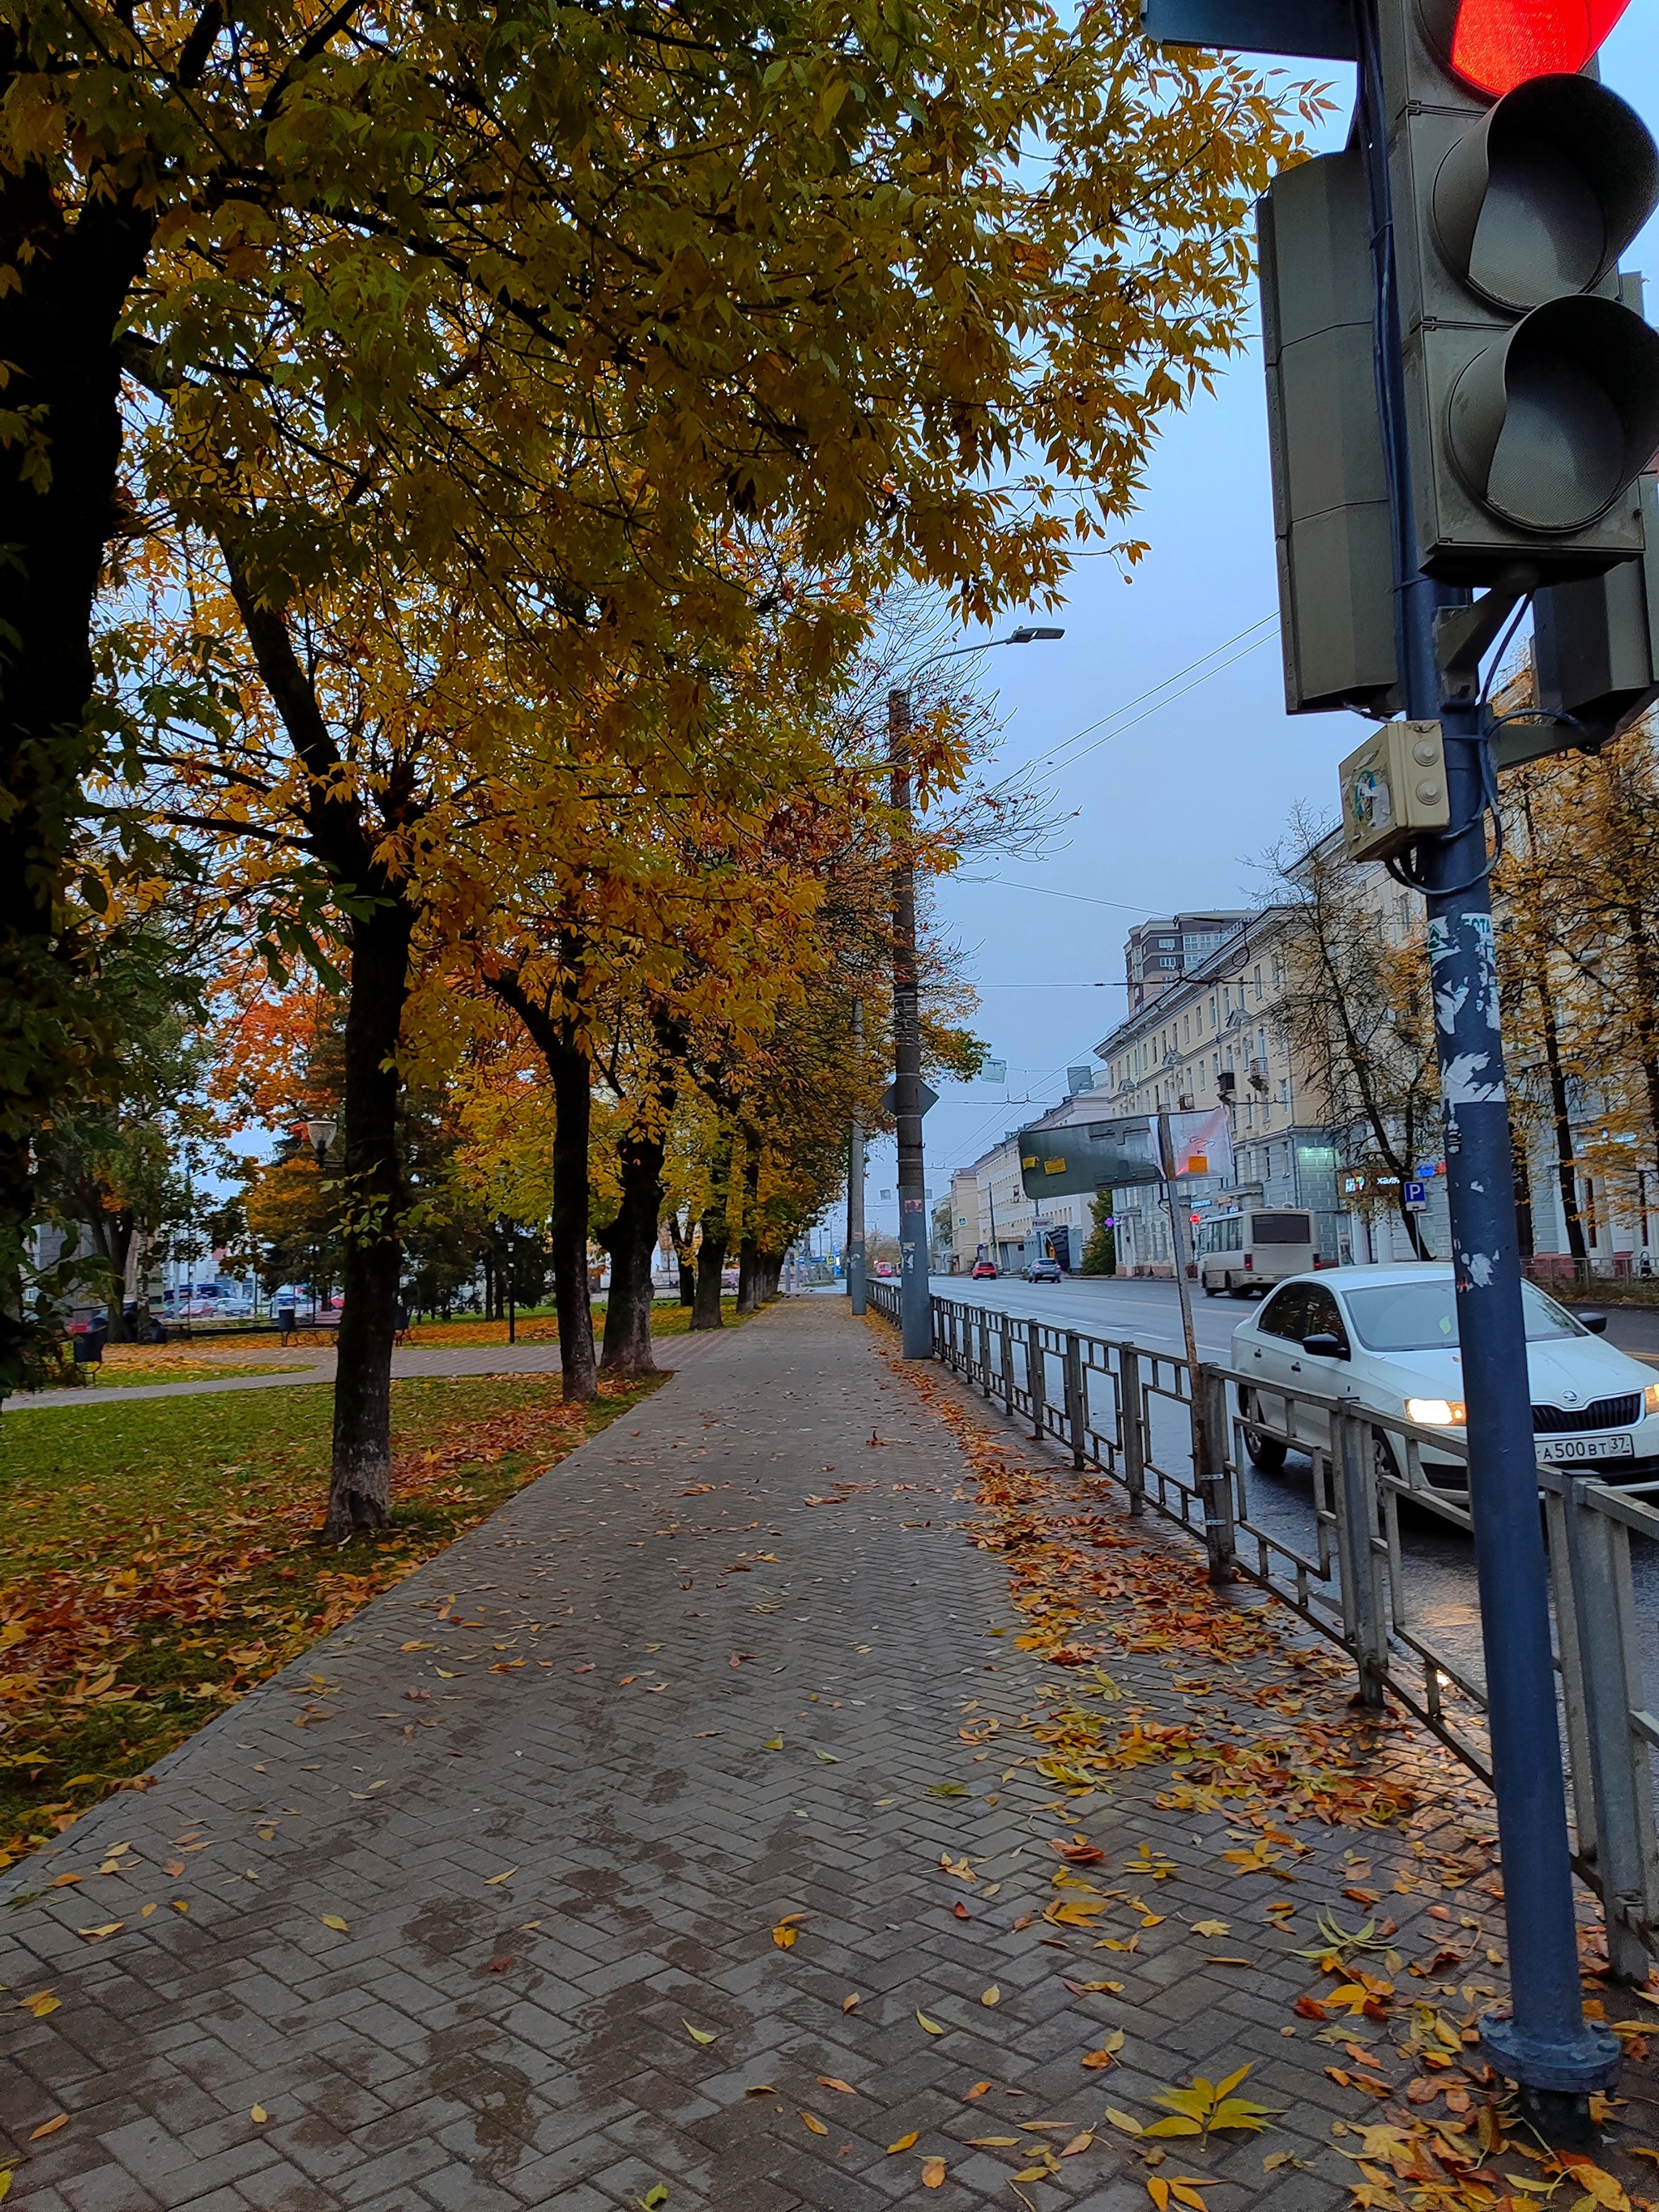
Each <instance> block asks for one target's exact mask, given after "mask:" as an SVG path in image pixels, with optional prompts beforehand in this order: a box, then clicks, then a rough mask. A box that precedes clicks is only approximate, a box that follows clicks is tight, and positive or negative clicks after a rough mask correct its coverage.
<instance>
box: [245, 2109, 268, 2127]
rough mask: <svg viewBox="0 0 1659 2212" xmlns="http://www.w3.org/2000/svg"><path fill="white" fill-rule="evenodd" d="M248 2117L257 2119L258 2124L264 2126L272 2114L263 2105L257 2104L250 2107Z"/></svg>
mask: <svg viewBox="0 0 1659 2212" xmlns="http://www.w3.org/2000/svg"><path fill="white" fill-rule="evenodd" d="M248 2118H249V2119H251V2120H254V2121H257V2122H258V2124H259V2125H260V2126H261V2127H263V2126H264V2123H265V2122H266V2121H267V2120H268V2119H269V2118H270V2113H269V2112H266V2110H265V2108H264V2106H263V2105H255V2106H252V2108H251V2109H250V2111H249V2112H248Z"/></svg>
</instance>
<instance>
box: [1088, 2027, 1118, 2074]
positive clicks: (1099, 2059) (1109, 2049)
mask: <svg viewBox="0 0 1659 2212" xmlns="http://www.w3.org/2000/svg"><path fill="white" fill-rule="evenodd" d="M1122 2048H1123V2030H1122V2029H1121V2027H1119V2028H1115V2029H1114V2030H1113V2031H1112V2033H1111V2034H1110V2035H1109V2036H1108V2037H1107V2039H1106V2040H1105V2042H1104V2043H1103V2044H1102V2045H1101V2046H1100V2048H1099V2050H1098V2051H1087V2052H1085V2055H1084V2060H1083V2063H1084V2064H1085V2066H1088V2067H1091V2068H1093V2069H1095V2071H1096V2072H1098V2071H1099V2070H1100V2069H1102V2068H1103V2067H1106V2066H1109V2065H1110V2064H1111V2063H1112V2061H1113V2060H1114V2059H1115V2057H1117V2054H1118V2052H1119V2051H1121V2050H1122Z"/></svg>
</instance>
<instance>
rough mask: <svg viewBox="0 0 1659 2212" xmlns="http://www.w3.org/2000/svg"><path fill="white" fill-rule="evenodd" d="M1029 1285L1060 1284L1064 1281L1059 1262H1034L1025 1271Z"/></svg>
mask: <svg viewBox="0 0 1659 2212" xmlns="http://www.w3.org/2000/svg"><path fill="white" fill-rule="evenodd" d="M1025 1279H1026V1281H1027V1282H1028V1283H1058V1282H1060V1281H1063V1280H1064V1278H1063V1277H1062V1275H1061V1273H1060V1262H1059V1261H1058V1260H1033V1261H1031V1262H1030V1265H1029V1266H1028V1267H1027V1268H1026V1270H1025Z"/></svg>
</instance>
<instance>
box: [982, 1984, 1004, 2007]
mask: <svg viewBox="0 0 1659 2212" xmlns="http://www.w3.org/2000/svg"><path fill="white" fill-rule="evenodd" d="M980 2002H981V2004H982V2005H1000V2003H1001V2002H1002V1991H1001V1990H1000V1989H999V1988H998V1987H997V1985H996V1984H995V1983H994V1982H993V1983H992V1984H991V1986H990V1988H989V1989H988V1990H986V1992H985V1994H984V1996H982V1997H981V1999H980Z"/></svg>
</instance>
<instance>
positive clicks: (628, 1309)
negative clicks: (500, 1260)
mask: <svg viewBox="0 0 1659 2212" xmlns="http://www.w3.org/2000/svg"><path fill="white" fill-rule="evenodd" d="M663 1149H664V1148H663V1143H662V1139H661V1138H660V1137H653V1136H649V1135H643V1134H641V1133H640V1132H639V1131H638V1130H637V1129H635V1130H630V1131H629V1133H628V1135H627V1136H625V1137H624V1138H623V1141H622V1144H621V1146H620V1148H619V1152H618V1165H619V1167H620V1169H621V1175H622V1204H621V1206H619V1207H618V1208H617V1218H616V1219H615V1220H614V1221H613V1222H612V1223H611V1225H610V1227H609V1228H608V1229H606V1230H604V1231H601V1233H600V1242H601V1243H603V1244H604V1246H605V1249H606V1251H607V1252H609V1253H610V1255H611V1297H610V1301H609V1303H608V1304H607V1306H606V1308H605V1361H604V1364H605V1366H606V1367H609V1368H611V1369H614V1370H616V1371H617V1372H618V1373H620V1374H623V1375H654V1374H655V1373H656V1371H657V1364H656V1361H655V1359H654V1358H653V1357H652V1349H651V1255H652V1254H653V1252H654V1251H655V1250H656V1247H657V1224H658V1223H659V1221H660V1219H661V1218H662V1201H663V1183H662V1163H663Z"/></svg>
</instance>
